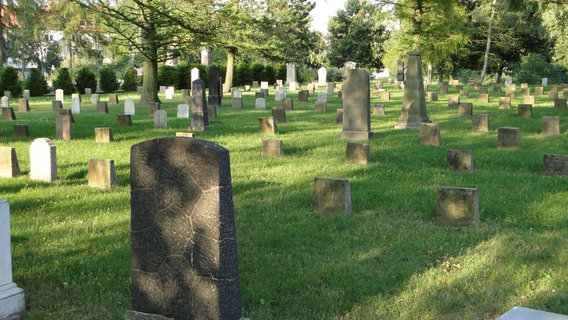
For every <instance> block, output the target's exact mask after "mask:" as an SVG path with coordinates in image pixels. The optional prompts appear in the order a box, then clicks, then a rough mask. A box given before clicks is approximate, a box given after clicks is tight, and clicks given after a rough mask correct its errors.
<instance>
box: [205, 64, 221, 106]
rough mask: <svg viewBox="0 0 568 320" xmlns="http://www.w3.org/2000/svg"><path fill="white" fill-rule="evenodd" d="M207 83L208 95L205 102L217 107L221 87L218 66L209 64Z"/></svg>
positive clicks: (219, 101)
mask: <svg viewBox="0 0 568 320" xmlns="http://www.w3.org/2000/svg"><path fill="white" fill-rule="evenodd" d="M207 85H208V86H209V97H208V99H207V103H208V105H209V107H214V108H217V107H219V106H220V105H221V88H220V85H219V67H218V66H209V72H208V74H207Z"/></svg>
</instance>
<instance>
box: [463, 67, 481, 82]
mask: <svg viewBox="0 0 568 320" xmlns="http://www.w3.org/2000/svg"><path fill="white" fill-rule="evenodd" d="M479 77H480V74H479V71H475V70H471V69H461V70H459V71H458V79H459V80H460V82H461V83H468V84H473V83H475V82H476V81H479Z"/></svg>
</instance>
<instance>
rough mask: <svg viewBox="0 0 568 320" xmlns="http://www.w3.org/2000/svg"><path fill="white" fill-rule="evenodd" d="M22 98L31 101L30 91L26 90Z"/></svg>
mask: <svg viewBox="0 0 568 320" xmlns="http://www.w3.org/2000/svg"><path fill="white" fill-rule="evenodd" d="M22 98H23V99H29V98H30V90H28V89H26V90H24V93H23V94H22Z"/></svg>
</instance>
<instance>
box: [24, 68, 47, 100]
mask: <svg viewBox="0 0 568 320" xmlns="http://www.w3.org/2000/svg"><path fill="white" fill-rule="evenodd" d="M26 89H28V90H30V96H32V97H37V96H41V95H44V94H46V93H48V92H49V88H48V87H47V81H46V80H45V77H44V76H43V74H41V71H39V70H38V69H36V68H33V69H31V70H30V75H29V76H28V79H27V81H26Z"/></svg>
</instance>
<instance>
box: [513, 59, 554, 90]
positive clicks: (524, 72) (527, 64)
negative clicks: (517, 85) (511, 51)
mask: <svg viewBox="0 0 568 320" xmlns="http://www.w3.org/2000/svg"><path fill="white" fill-rule="evenodd" d="M563 74H564V72H563V71H562V70H561V69H560V68H559V67H558V66H557V65H555V64H552V63H549V62H548V61H546V59H545V58H544V57H543V56H542V55H540V54H538V53H531V54H529V55H527V56H523V57H521V63H519V64H518V66H517V67H516V68H515V74H514V76H515V78H516V80H518V81H519V82H527V83H531V84H536V83H540V82H541V79H542V78H549V81H550V83H563V81H564V75H563Z"/></svg>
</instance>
